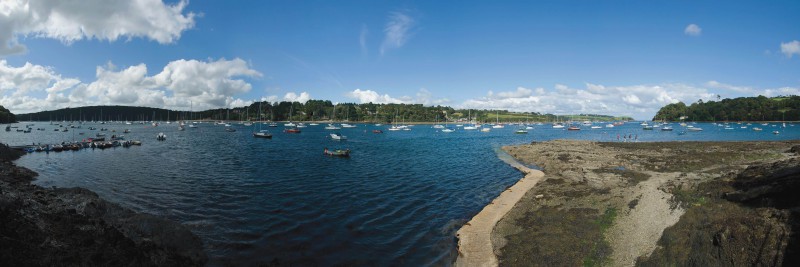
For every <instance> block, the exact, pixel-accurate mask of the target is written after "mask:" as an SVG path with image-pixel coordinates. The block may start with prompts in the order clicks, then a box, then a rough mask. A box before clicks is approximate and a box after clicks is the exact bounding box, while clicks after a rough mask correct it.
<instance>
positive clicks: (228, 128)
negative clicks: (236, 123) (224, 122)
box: [225, 127, 236, 133]
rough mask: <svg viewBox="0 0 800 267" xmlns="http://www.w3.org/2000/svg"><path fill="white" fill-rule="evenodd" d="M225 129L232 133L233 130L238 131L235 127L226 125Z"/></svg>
mask: <svg viewBox="0 0 800 267" xmlns="http://www.w3.org/2000/svg"><path fill="white" fill-rule="evenodd" d="M225 131H226V132H229V133H232V132H235V131H236V129H234V128H231V127H225Z"/></svg>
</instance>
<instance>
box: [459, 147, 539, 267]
mask: <svg viewBox="0 0 800 267" xmlns="http://www.w3.org/2000/svg"><path fill="white" fill-rule="evenodd" d="M500 158H501V159H502V160H503V161H505V162H506V163H508V164H509V165H511V166H512V167H514V168H517V169H518V170H520V171H521V172H523V173H525V177H523V178H522V179H520V180H519V181H518V182H517V183H516V184H514V185H513V186H511V187H509V188H508V189H506V191H503V193H501V194H500V196H498V197H497V198H495V199H494V200H493V201H492V202H491V203H489V205H486V207H484V208H483V210H481V212H479V213H478V215H475V217H472V220H470V221H469V222H468V223H467V224H465V225H464V226H463V227H461V229H459V230H458V232H457V233H456V236H457V237H458V251H459V256H458V259H456V264H455V265H456V266H497V265H498V261H497V256H496V255H495V254H494V247H493V246H492V240H491V235H492V230H493V229H494V226H495V225H496V224H497V222H498V221H500V219H502V218H503V217H504V216H505V215H506V213H508V211H509V210H511V208H513V207H514V205H515V204H517V202H518V201H519V200H520V199H522V196H524V195H525V193H526V192H528V190H530V189H531V188H533V187H534V186H535V185H536V183H538V182H539V181H541V180H542V178H544V173H543V172H541V171H539V170H533V169H530V168H528V167H525V166H524V165H522V164H520V163H519V162H517V161H515V160H514V159H512V158H510V157H508V158H506V157H500Z"/></svg>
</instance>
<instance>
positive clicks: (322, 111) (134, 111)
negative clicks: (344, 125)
mask: <svg viewBox="0 0 800 267" xmlns="http://www.w3.org/2000/svg"><path fill="white" fill-rule="evenodd" d="M101 114H102V115H101ZM467 114H470V115H469V116H471V117H472V118H471V119H474V120H477V121H479V122H494V121H495V120H496V118H497V114H499V117H500V121H501V122H526V121H530V122H549V121H555V120H556V116H555V115H553V114H540V113H537V112H530V113H515V112H509V111H506V110H500V111H494V110H460V109H459V110H457V109H453V108H451V107H446V106H423V105H422V104H373V103H366V104H355V103H340V104H338V105H336V107H335V109H334V105H333V103H332V102H331V101H329V100H309V101H306V102H305V103H300V102H275V103H271V102H255V103H253V104H251V105H249V106H245V107H237V108H230V109H211V110H205V111H185V110H183V111H178V110H166V109H160V108H148V107H129V106H91V107H80V108H65V109H59V110H52V111H42V112H36V113H30V114H22V115H20V116H22V117H21V118H24V119H26V120H32V121H52V120H55V121H61V120H69V121H75V120H84V121H98V120H104V121H109V120H114V121H151V120H156V121H164V120H170V121H175V120H183V119H187V120H191V119H194V120H233V121H240V120H245V121H258V120H271V121H287V120H292V121H324V120H331V119H335V120H336V121H351V122H380V123H390V122H392V121H394V120H396V121H407V122H436V121H440V122H443V121H445V120H448V121H450V122H456V121H461V122H465V121H469V120H470V118H467V116H468V115H467ZM101 116H102V118H101ZM559 117H560V120H567V119H573V120H592V121H618V120H632V119H631V118H630V117H612V116H605V115H595V114H580V115H571V116H559Z"/></svg>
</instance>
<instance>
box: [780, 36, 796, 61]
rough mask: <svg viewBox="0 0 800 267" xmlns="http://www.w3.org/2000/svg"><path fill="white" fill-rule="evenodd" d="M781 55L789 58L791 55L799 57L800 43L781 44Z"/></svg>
mask: <svg viewBox="0 0 800 267" xmlns="http://www.w3.org/2000/svg"><path fill="white" fill-rule="evenodd" d="M781 53H783V54H784V55H786V57H788V58H791V57H792V55H795V54H797V55H800V41H797V40H794V41H791V42H788V43H784V42H781Z"/></svg>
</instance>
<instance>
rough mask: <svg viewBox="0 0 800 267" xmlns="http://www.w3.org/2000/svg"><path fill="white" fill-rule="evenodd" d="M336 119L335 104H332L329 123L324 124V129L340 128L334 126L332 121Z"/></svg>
mask: <svg viewBox="0 0 800 267" xmlns="http://www.w3.org/2000/svg"><path fill="white" fill-rule="evenodd" d="M335 120H336V105H333V115H332V116H331V123H328V126H325V130H340V129H342V128H341V127H336V125H334V124H333V122H334V121H335Z"/></svg>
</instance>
